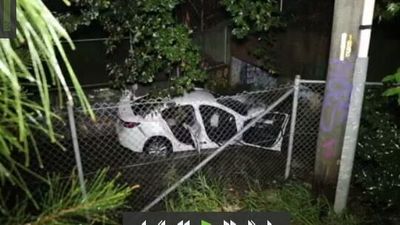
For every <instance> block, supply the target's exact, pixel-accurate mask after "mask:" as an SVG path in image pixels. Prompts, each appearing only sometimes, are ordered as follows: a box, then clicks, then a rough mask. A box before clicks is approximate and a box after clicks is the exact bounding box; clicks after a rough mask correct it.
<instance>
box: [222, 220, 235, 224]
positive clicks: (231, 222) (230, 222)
mask: <svg viewBox="0 0 400 225" xmlns="http://www.w3.org/2000/svg"><path fill="white" fill-rule="evenodd" d="M224 225H236V223H235V222H233V221H232V220H230V221H229V223H228V222H226V221H225V220H224Z"/></svg>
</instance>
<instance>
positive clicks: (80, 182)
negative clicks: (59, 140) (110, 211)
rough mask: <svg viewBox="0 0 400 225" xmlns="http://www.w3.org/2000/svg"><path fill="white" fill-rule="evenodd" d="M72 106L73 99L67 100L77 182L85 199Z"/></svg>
mask: <svg viewBox="0 0 400 225" xmlns="http://www.w3.org/2000/svg"><path fill="white" fill-rule="evenodd" d="M73 107H74V103H73V101H72V100H69V101H68V102H67V108H68V120H69V127H70V130H71V138H72V144H73V148H74V155H75V162H76V167H77V170H78V178H79V184H80V186H81V191H82V195H83V198H84V199H86V197H87V192H86V185H85V178H84V176H83V168H82V160H81V154H80V151H79V143H78V136H77V133H76V126H75V115H74V109H73Z"/></svg>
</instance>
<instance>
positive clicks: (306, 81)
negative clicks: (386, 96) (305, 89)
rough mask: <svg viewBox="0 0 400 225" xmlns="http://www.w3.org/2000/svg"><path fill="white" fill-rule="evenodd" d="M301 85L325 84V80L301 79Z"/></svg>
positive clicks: (377, 84)
mask: <svg viewBox="0 0 400 225" xmlns="http://www.w3.org/2000/svg"><path fill="white" fill-rule="evenodd" d="M300 83H303V84H325V83H326V81H325V80H306V79H300ZM365 84H366V85H371V86H373V85H376V86H383V83H382V82H366V83H365Z"/></svg>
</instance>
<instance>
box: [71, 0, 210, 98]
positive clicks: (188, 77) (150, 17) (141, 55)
mask: <svg viewBox="0 0 400 225" xmlns="http://www.w3.org/2000/svg"><path fill="white" fill-rule="evenodd" d="M76 2H77V4H78V5H79V6H80V7H81V8H82V13H81V20H80V21H79V19H78V21H79V22H78V24H87V21H89V20H93V19H94V18H96V19H97V20H98V21H99V22H100V23H101V25H102V26H103V27H104V29H105V30H106V31H107V32H108V34H109V36H108V40H107V41H106V45H107V52H108V53H109V54H113V53H114V52H115V50H116V49H118V48H119V47H120V46H121V43H122V42H123V40H124V38H125V37H126V36H129V37H130V40H129V44H130V49H129V51H128V52H127V56H126V58H125V59H124V60H122V62H119V63H116V62H114V63H110V64H108V65H107V68H108V71H109V74H110V76H111V77H112V80H113V81H114V84H115V86H117V87H124V86H125V85H126V84H127V83H151V82H153V81H154V77H155V75H157V74H161V73H164V74H166V75H167V76H169V77H170V80H171V81H172V85H173V86H172V87H171V90H170V91H172V92H173V93H177V94H181V93H183V92H184V90H187V89H191V88H193V87H194V82H196V81H202V80H203V79H204V78H205V73H204V72H203V71H202V70H201V69H200V60H201V58H200V54H199V51H198V49H196V47H195V46H194V45H193V44H192V41H191V37H190V34H191V31H190V30H189V29H188V28H187V27H185V26H183V25H181V24H178V23H177V22H176V20H175V17H174V9H175V7H176V6H177V5H178V4H179V3H180V0H168V1H165V0H152V1H147V0H138V1H127V0H119V1H101V3H99V2H96V1H91V0H80V1H76ZM87 11H89V12H91V13H90V16H88V15H86V14H85V13H86V12H87ZM63 20H64V21H65V23H66V24H67V26H68V27H71V28H76V27H77V26H76V23H77V22H76V20H77V17H76V16H72V17H68V16H63ZM68 24H70V25H68ZM177 68H179V69H180V75H179V76H176V69H177Z"/></svg>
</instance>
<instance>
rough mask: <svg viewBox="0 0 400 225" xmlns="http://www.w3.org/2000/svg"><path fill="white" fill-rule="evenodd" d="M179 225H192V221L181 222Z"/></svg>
mask: <svg viewBox="0 0 400 225" xmlns="http://www.w3.org/2000/svg"><path fill="white" fill-rule="evenodd" d="M177 225H190V220H188V221H186V222H184V221H183V220H181V221H179V223H178V224H177Z"/></svg>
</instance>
